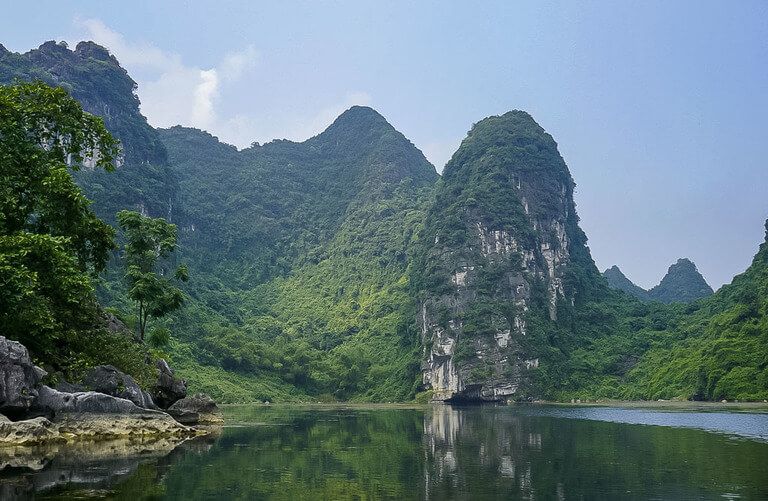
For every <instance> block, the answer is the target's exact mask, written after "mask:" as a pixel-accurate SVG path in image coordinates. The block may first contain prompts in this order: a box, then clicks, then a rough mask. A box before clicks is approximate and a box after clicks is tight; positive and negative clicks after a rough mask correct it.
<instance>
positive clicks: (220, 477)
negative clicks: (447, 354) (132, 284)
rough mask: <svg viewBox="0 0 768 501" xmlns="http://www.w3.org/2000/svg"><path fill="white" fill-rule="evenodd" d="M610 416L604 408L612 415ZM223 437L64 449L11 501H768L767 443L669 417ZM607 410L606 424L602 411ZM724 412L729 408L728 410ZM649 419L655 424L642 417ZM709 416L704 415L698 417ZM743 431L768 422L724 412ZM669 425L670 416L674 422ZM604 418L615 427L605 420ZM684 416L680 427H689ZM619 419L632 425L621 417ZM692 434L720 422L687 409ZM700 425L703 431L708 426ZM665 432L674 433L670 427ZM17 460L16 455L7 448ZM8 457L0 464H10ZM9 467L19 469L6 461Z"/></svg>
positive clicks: (522, 416)
mask: <svg viewBox="0 0 768 501" xmlns="http://www.w3.org/2000/svg"><path fill="white" fill-rule="evenodd" d="M601 409H602V411H601ZM226 412H227V414H228V418H229V423H231V425H230V426H227V427H226V428H224V429H223V431H222V433H221V435H220V436H217V437H211V438H208V439H204V440H202V441H201V440H195V441H189V442H185V443H182V444H180V445H177V446H174V445H173V444H165V445H162V444H160V445H159V446H158V447H156V448H153V447H151V446H150V444H144V446H143V448H141V447H140V448H138V450H133V449H130V448H128V449H125V450H123V449H120V448H119V447H117V448H114V449H113V450H112V454H111V455H110V453H109V451H108V450H106V451H105V450H103V449H104V447H103V446H102V450H101V452H93V451H91V452H90V453H89V452H87V451H86V450H85V449H86V448H85V446H82V447H80V448H79V450H78V448H77V447H75V448H72V447H71V446H70V448H65V449H63V450H61V451H58V452H57V453H56V454H52V455H51V459H50V460H48V461H47V462H44V464H43V463H40V464H39V465H38V466H34V464H35V463H34V461H30V464H29V465H28V466H29V467H25V466H24V465H23V463H24V461H21V460H18V461H17V463H19V464H17V465H16V466H15V467H11V468H5V470H3V472H2V473H0V495H2V499H13V498H14V497H16V498H21V499H24V498H26V497H31V496H33V495H36V496H37V497H45V498H47V499H51V498H54V499H55V498H72V497H82V496H90V497H109V498H112V499H146V498H153V499H229V498H234V499H286V500H287V499H433V500H443V499H535V498H539V499H584V498H586V499H592V498H600V499H647V498H675V499H679V498H712V497H722V496H724V497H726V498H742V499H759V498H766V497H768V466H767V465H768V443H766V442H764V441H759V440H752V439H748V438H740V437H737V436H734V435H726V434H725V433H731V431H729V430H728V429H724V430H716V431H722V432H723V433H722V434H718V433H709V432H707V431H702V430H698V429H690V428H680V427H671V426H663V425H664V424H665V423H664V422H659V421H663V419H662V418H660V417H659V416H660V415H663V414H664V413H659V412H655V411H649V410H639V409H634V410H633V411H632V414H631V419H632V421H631V423H646V422H647V423H652V424H656V425H661V426H647V425H643V424H627V423H623V422H612V421H616V420H617V419H616V414H615V413H616V409H611V408H594V409H590V413H591V414H590V415H588V416H586V417H587V418H586V419H584V417H585V416H584V409H579V408H562V407H561V408H547V407H528V406H522V407H492V406H484V407H450V406H447V405H440V406H434V407H423V408H403V407H380V406H371V407H333V408H331V407H278V406H273V407H262V406H237V407H230V408H228V409H227V410H226ZM601 412H602V413H604V414H605V415H602V414H601ZM721 414H723V413H721ZM643 415H645V416H646V417H645V418H643ZM697 416H698V417H697ZM728 416H730V418H729V419H730V420H729V422H735V423H737V425H738V423H740V422H741V423H744V424H743V426H741V427H742V428H744V427H746V428H749V427H756V428H758V429H762V428H761V427H766V426H768V415H766V414H735V413H733V414H726V417H728ZM662 417H663V416H662ZM601 418H603V419H602V420H601ZM677 419H679V418H677ZM619 420H620V419H619ZM685 421H686V423H688V424H689V425H690V426H693V427H698V428H709V429H711V428H712V426H714V425H713V424H712V423H713V422H716V420H715V421H713V418H712V415H709V416H707V413H685ZM699 421H700V422H701V425H700V426H697V423H698V422H699ZM667 424H675V423H674V422H673V423H667ZM6 452H7V451H6ZM2 454H3V453H2V452H1V451H0V458H2V457H3V456H2ZM6 462H7V461H6Z"/></svg>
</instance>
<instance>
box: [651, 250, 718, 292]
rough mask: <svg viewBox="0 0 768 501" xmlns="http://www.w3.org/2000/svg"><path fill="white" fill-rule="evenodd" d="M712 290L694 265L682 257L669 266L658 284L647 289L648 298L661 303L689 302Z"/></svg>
mask: <svg viewBox="0 0 768 501" xmlns="http://www.w3.org/2000/svg"><path fill="white" fill-rule="evenodd" d="M713 292H714V291H713V290H712V287H710V286H709V284H708V283H707V281H706V280H704V277H703V276H701V273H699V270H697V269H696V265H695V264H693V263H692V262H691V261H690V260H689V259H686V258H682V259H678V260H677V262H676V263H675V264H673V265H672V266H670V267H669V270H668V271H667V274H666V275H664V278H662V279H661V282H660V283H659V285H657V286H656V287H654V288H653V289H651V290H649V291H648V298H649V299H650V300H652V301H660V302H662V303H675V302H677V303H690V302H691V301H696V300H697V299H701V298H703V297H707V296H711V295H712V293H713Z"/></svg>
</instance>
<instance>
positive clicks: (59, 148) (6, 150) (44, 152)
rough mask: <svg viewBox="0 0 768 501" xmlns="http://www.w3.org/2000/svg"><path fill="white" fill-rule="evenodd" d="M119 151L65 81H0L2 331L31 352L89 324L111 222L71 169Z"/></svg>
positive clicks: (103, 161)
mask: <svg viewBox="0 0 768 501" xmlns="http://www.w3.org/2000/svg"><path fill="white" fill-rule="evenodd" d="M118 153H119V143H118V142H117V141H116V140H115V139H114V138H113V137H112V136H111V135H110V134H109V133H108V132H107V130H106V128H105V127H104V123H103V121H102V120H101V118H98V117H95V116H93V115H91V114H89V113H86V112H84V111H83V109H82V108H81V106H80V104H79V103H78V102H77V101H75V100H74V99H72V98H71V97H70V96H69V95H68V94H67V92H66V91H65V90H63V89H59V88H52V87H49V86H47V85H45V84H43V83H40V82H36V83H26V84H18V85H10V86H0V334H1V335H4V336H7V337H10V338H12V339H17V340H19V341H21V342H23V343H24V344H26V345H27V347H28V348H29V349H30V350H32V352H33V353H34V354H35V355H37V356H43V355H48V356H50V357H51V358H53V357H54V355H55V354H56V353H58V352H59V350H58V348H59V347H60V346H58V344H60V343H59V342H60V341H64V340H66V339H67V337H68V336H72V335H74V334H75V333H77V332H84V331H86V330H88V329H92V327H93V324H94V317H95V309H96V303H95V299H94V297H93V287H92V284H91V279H90V276H89V275H90V274H94V273H97V272H99V271H101V270H103V269H104V267H105V265H106V263H107V261H108V259H109V255H110V251H111V250H112V249H113V248H114V230H113V229H112V227H110V226H109V225H107V224H106V223H104V222H103V221H101V220H100V219H98V218H97V217H96V215H95V214H94V212H93V211H92V210H91V207H90V201H89V200H88V199H87V198H85V196H84V195H83V194H82V192H81V191H80V188H79V187H78V186H77V185H76V184H75V183H74V181H73V179H72V176H71V174H70V170H78V169H80V168H81V167H82V166H83V165H84V164H88V165H89V166H92V167H93V168H103V169H106V170H112V169H113V166H112V162H113V159H114V158H115V156H116V155H117V154H118Z"/></svg>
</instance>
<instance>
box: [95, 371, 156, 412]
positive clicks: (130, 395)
mask: <svg viewBox="0 0 768 501" xmlns="http://www.w3.org/2000/svg"><path fill="white" fill-rule="evenodd" d="M83 383H84V384H85V387H86V388H88V389H90V390H93V391H96V392H99V393H104V394H106V395H110V396H113V397H118V398H124V399H126V400H130V401H131V402H133V403H134V404H136V405H138V406H139V407H143V408H145V409H157V406H156V405H155V402H153V401H152V397H151V396H150V395H149V393H147V392H146V391H144V390H142V389H141V387H140V386H139V385H138V383H136V381H135V380H134V379H133V378H132V377H131V376H129V375H128V374H124V373H123V372H120V371H119V370H118V369H117V368H116V367H113V366H111V365H99V366H97V367H94V368H93V369H91V371H90V372H89V373H88V374H87V375H86V376H85V379H84V380H83Z"/></svg>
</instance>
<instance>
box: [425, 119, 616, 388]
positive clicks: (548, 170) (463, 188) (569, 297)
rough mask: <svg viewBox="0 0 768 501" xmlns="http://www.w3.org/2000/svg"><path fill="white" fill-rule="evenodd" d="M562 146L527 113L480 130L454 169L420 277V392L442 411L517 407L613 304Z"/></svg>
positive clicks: (430, 226)
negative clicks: (570, 338)
mask: <svg viewBox="0 0 768 501" xmlns="http://www.w3.org/2000/svg"><path fill="white" fill-rule="evenodd" d="M574 186H575V184H574V182H573V179H572V178H571V175H570V173H569V171H568V168H567V166H566V164H565V162H564V161H563V159H562V157H561V156H560V154H559V152H558V150H557V144H556V143H555V141H554V140H553V139H552V137H551V136H550V135H549V134H547V133H546V132H545V131H544V129H542V128H541V127H540V126H539V125H538V124H537V123H536V122H535V121H534V120H533V118H531V116H530V115H528V114H527V113H525V112H522V111H512V112H509V113H506V114H504V115H501V116H495V117H489V118H486V119H484V120H482V121H480V122H478V123H477V124H476V125H475V126H474V127H473V128H472V130H471V131H470V132H469V135H468V136H467V138H466V139H465V140H464V141H463V142H462V144H461V146H460V147H459V150H458V151H457V152H456V153H455V154H454V156H453V158H452V159H451V161H450V162H449V163H448V165H446V167H445V171H444V174H443V180H442V183H441V184H440V185H439V186H438V189H437V193H436V201H435V204H434V205H433V206H432V207H431V208H430V211H429V213H428V215H427V219H426V221H425V225H424V230H423V231H422V234H421V237H422V239H421V246H422V250H421V254H420V255H419V257H418V259H419V261H417V264H416V266H415V267H414V273H415V277H414V286H415V287H416V289H417V290H418V295H419V320H418V323H419V328H420V330H421V336H422V342H423V345H424V354H423V364H422V371H423V384H424V387H425V388H428V389H431V390H432V391H433V392H434V395H435V398H436V399H438V400H462V399H466V400H504V399H507V398H515V397H516V396H519V395H520V394H521V390H522V389H523V388H524V387H525V386H526V384H527V383H528V382H529V380H530V378H531V376H530V374H531V373H532V369H535V368H537V367H538V366H539V364H540V362H543V360H541V357H542V355H543V354H544V353H545V352H546V351H547V350H548V348H551V345H552V343H551V341H550V340H548V339H547V337H548V336H549V335H551V334H552V333H553V332H556V331H557V330H558V329H560V328H564V329H565V330H569V329H570V326H569V325H570V323H571V320H570V317H571V316H572V315H573V310H574V309H576V308H579V307H580V306H581V305H582V304H584V303H585V301H587V300H588V299H590V297H591V296H593V295H595V294H599V293H601V292H604V291H603V289H604V285H603V282H602V281H601V280H600V277H599V273H598V271H597V269H596V268H595V265H594V263H593V261H592V258H591V257H590V253H589V249H588V248H587V246H586V237H585V235H584V233H583V232H582V231H581V229H580V228H579V226H578V217H577V215H576V208H575V204H574V202H573V190H574Z"/></svg>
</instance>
